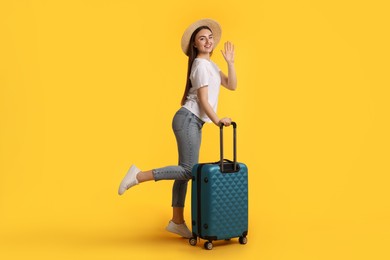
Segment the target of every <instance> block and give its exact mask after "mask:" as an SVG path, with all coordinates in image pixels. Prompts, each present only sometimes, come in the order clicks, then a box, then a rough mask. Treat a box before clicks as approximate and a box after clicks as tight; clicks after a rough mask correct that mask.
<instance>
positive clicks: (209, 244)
mask: <svg viewBox="0 0 390 260" xmlns="http://www.w3.org/2000/svg"><path fill="white" fill-rule="evenodd" d="M204 248H206V249H207V250H211V249H213V243H211V242H209V241H207V242H205V243H204Z"/></svg>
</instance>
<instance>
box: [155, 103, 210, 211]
mask: <svg viewBox="0 0 390 260" xmlns="http://www.w3.org/2000/svg"><path fill="white" fill-rule="evenodd" d="M203 124H204V122H203V121H202V120H200V119H199V118H198V117H197V116H195V115H194V114H193V113H192V112H191V111H189V110H188V109H186V108H184V107H181V108H180V109H179V110H178V111H177V112H176V114H175V116H174V117H173V121H172V129H173V132H174V133H175V136H176V142H177V148H178V151H179V165H175V166H167V167H163V168H157V169H154V170H153V176H154V179H155V181H159V180H175V182H174V184H173V189H172V207H179V208H182V207H184V202H185V198H186V193H187V184H188V180H190V179H191V170H192V167H193V166H194V165H195V164H197V163H198V160H199V150H200V143H201V139H202V127H203Z"/></svg>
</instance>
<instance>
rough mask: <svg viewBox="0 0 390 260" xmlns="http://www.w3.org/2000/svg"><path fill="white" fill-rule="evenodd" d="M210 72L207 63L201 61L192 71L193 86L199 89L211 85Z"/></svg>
mask: <svg viewBox="0 0 390 260" xmlns="http://www.w3.org/2000/svg"><path fill="white" fill-rule="evenodd" d="M209 78H210V74H209V72H208V71H207V68H206V66H205V64H202V63H200V64H199V65H198V66H197V67H196V68H195V69H194V71H192V73H191V76H190V80H191V84H192V87H193V88H194V89H198V88H200V87H203V86H206V85H209Z"/></svg>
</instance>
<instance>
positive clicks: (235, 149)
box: [219, 122, 237, 172]
mask: <svg viewBox="0 0 390 260" xmlns="http://www.w3.org/2000/svg"><path fill="white" fill-rule="evenodd" d="M231 124H232V126H233V165H234V166H233V171H234V172H236V171H237V133H236V132H237V130H236V128H237V124H236V122H231ZM223 127H224V124H223V123H221V124H220V125H219V129H220V139H219V140H220V142H219V143H220V154H221V157H220V167H221V172H225V171H224V163H223V162H224V159H223ZM227 161H228V162H229V160H227ZM230 162H231V161H230Z"/></svg>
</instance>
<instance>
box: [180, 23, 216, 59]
mask: <svg viewBox="0 0 390 260" xmlns="http://www.w3.org/2000/svg"><path fill="white" fill-rule="evenodd" d="M201 26H207V27H209V28H210V29H211V31H212V32H213V38H214V48H215V46H217V44H218V43H219V41H220V40H221V33H222V29H221V26H220V25H219V23H218V22H217V21H215V20H212V19H201V20H199V21H196V22H194V23H193V24H191V25H190V26H188V28H187V29H186V30H185V31H184V33H183V36H182V37H181V49H182V50H183V52H184V54H185V55H187V56H188V54H187V52H188V46H189V45H190V39H191V35H192V34H193V33H194V31H195V30H196V29H198V28H199V27H201Z"/></svg>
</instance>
